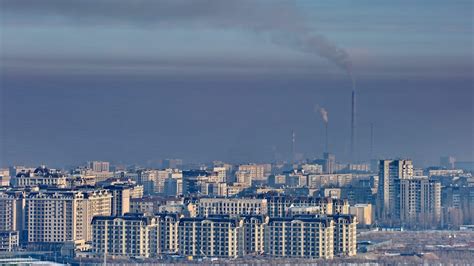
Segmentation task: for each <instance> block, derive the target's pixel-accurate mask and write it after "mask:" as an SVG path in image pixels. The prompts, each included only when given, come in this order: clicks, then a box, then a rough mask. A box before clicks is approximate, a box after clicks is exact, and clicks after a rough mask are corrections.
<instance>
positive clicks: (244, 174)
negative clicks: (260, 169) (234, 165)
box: [235, 170, 252, 187]
mask: <svg viewBox="0 0 474 266" xmlns="http://www.w3.org/2000/svg"><path fill="white" fill-rule="evenodd" d="M235 177H236V179H237V183H239V184H240V185H242V186H245V187H251V186H252V175H251V173H250V172H249V171H240V170H239V171H237V172H235Z"/></svg>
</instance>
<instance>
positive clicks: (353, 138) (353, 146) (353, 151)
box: [351, 85, 356, 161]
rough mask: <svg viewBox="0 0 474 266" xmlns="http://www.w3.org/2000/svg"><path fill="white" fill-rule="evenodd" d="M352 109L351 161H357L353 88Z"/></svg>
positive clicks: (354, 95) (353, 90)
mask: <svg viewBox="0 0 474 266" xmlns="http://www.w3.org/2000/svg"><path fill="white" fill-rule="evenodd" d="M351 102H352V106H351V107H352V109H351V160H352V161H355V160H356V90H355V85H353V87H352V101H351Z"/></svg>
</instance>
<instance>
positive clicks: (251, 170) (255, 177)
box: [238, 164, 267, 181]
mask: <svg viewBox="0 0 474 266" xmlns="http://www.w3.org/2000/svg"><path fill="white" fill-rule="evenodd" d="M265 169H266V165H264V164H243V165H239V169H238V171H240V172H247V173H248V174H249V175H250V179H251V180H252V181H266V180H267V176H266V175H265V173H266V171H265Z"/></svg>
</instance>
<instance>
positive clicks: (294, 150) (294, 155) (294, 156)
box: [291, 130, 296, 162]
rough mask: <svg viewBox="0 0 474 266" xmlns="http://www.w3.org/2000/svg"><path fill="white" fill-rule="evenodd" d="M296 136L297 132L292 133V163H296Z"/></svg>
mask: <svg viewBox="0 0 474 266" xmlns="http://www.w3.org/2000/svg"><path fill="white" fill-rule="evenodd" d="M295 141H296V135H295V131H294V130H292V131H291V157H292V158H291V161H292V162H294V161H295V159H296V149H295Z"/></svg>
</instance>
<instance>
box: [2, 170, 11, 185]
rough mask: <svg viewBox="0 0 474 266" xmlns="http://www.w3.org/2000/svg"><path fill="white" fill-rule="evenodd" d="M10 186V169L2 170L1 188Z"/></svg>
mask: <svg viewBox="0 0 474 266" xmlns="http://www.w3.org/2000/svg"><path fill="white" fill-rule="evenodd" d="M8 186H10V170H9V169H8V168H0V187H8Z"/></svg>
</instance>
